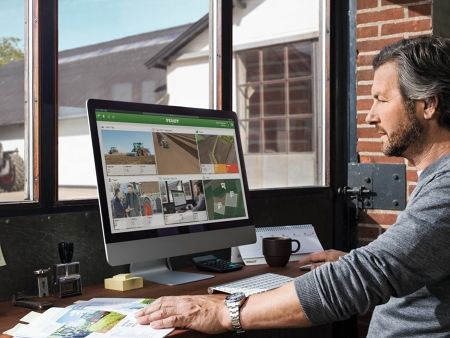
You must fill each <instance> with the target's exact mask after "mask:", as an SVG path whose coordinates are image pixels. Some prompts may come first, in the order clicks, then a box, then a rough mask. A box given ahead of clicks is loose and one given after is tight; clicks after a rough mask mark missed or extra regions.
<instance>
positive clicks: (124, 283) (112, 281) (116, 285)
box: [105, 273, 144, 291]
mask: <svg viewBox="0 0 450 338" xmlns="http://www.w3.org/2000/svg"><path fill="white" fill-rule="evenodd" d="M143 286H144V283H143V279H142V277H133V274H131V273H121V274H119V275H115V276H114V277H113V278H106V279H105V289H111V290H117V291H127V290H132V289H138V288H142V287H143Z"/></svg>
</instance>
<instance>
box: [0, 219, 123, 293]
mask: <svg viewBox="0 0 450 338" xmlns="http://www.w3.org/2000/svg"><path fill="white" fill-rule="evenodd" d="M64 241H65V242H73V243H74V254H73V259H72V262H80V269H81V278H82V283H83V285H84V286H87V285H92V284H99V283H103V280H104V279H105V278H110V277H112V276H113V275H116V274H118V273H124V272H128V266H120V267H114V268H113V267H111V266H109V265H108V263H107V262H106V258H105V249H104V246H103V235H102V232H101V222H100V214H99V212H98V211H93V212H82V213H64V214H51V215H34V216H21V217H9V218H0V246H1V248H2V251H3V256H4V258H5V262H6V266H1V267H0V301H6V300H11V298H12V295H13V294H16V293H17V292H19V291H23V290H25V288H26V287H27V286H28V285H29V284H30V283H32V282H33V281H34V280H35V276H34V274H33V271H35V270H38V269H46V268H49V267H52V266H53V264H57V263H60V260H59V255H58V243H59V242H64ZM49 284H50V280H49ZM49 291H50V290H49Z"/></svg>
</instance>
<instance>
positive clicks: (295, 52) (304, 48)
mask: <svg viewBox="0 0 450 338" xmlns="http://www.w3.org/2000/svg"><path fill="white" fill-rule="evenodd" d="M311 52H312V51H311V43H309V41H308V42H302V43H295V44H293V45H291V46H289V48H288V58H289V64H288V68H289V78H294V77H300V76H308V75H311V65H312V64H311Z"/></svg>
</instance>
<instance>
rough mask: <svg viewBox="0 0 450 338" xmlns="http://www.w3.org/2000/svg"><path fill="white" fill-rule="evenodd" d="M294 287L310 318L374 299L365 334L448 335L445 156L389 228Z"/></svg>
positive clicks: (449, 216)
mask: <svg viewBox="0 0 450 338" xmlns="http://www.w3.org/2000/svg"><path fill="white" fill-rule="evenodd" d="M295 287H296V290H297V294H298V297H299V300H300V303H301V305H302V308H303V310H304V312H305V314H306V316H307V317H308V318H309V320H310V321H311V322H312V323H313V324H314V325H320V324H324V323H329V322H332V321H338V320H343V319H346V318H348V317H349V316H351V315H353V314H357V313H358V314H364V313H366V312H367V311H368V310H369V309H371V308H372V307H374V306H376V308H375V310H374V313H373V316H372V320H371V322H370V327H369V334H368V337H383V338H388V337H395V338H399V337H427V338H429V337H450V155H446V156H444V157H442V158H440V159H438V160H436V161H435V162H433V163H432V164H431V165H429V166H428V167H427V168H426V169H425V170H424V171H423V172H422V174H421V175H420V178H419V181H418V183H417V187H416V188H415V189H414V191H413V193H412V195H411V198H410V200H409V202H408V206H407V207H406V209H405V210H404V211H403V212H402V213H401V214H400V215H399V216H398V218H397V222H396V223H395V224H394V225H393V226H391V227H390V229H389V230H388V231H386V232H385V233H384V234H383V235H381V236H379V237H378V238H377V239H376V240H375V241H373V242H372V243H370V244H369V245H367V246H365V247H362V248H359V249H356V250H352V251H351V252H350V253H349V254H348V255H345V256H343V257H341V258H340V259H339V260H338V261H337V262H334V263H326V264H324V265H322V266H321V267H320V268H318V269H315V270H313V271H312V272H310V273H307V274H306V275H303V276H301V277H298V278H296V279H295Z"/></svg>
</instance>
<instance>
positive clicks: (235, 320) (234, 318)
mask: <svg viewBox="0 0 450 338" xmlns="http://www.w3.org/2000/svg"><path fill="white" fill-rule="evenodd" d="M227 306H228V311H230V316H231V325H233V329H234V330H235V331H236V332H237V333H242V332H245V331H244V329H243V328H242V326H241V320H240V316H239V310H240V307H241V302H240V301H239V302H230V303H227Z"/></svg>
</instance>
